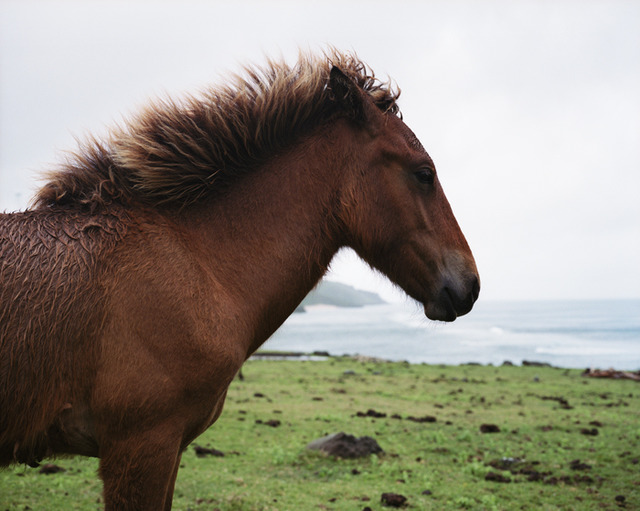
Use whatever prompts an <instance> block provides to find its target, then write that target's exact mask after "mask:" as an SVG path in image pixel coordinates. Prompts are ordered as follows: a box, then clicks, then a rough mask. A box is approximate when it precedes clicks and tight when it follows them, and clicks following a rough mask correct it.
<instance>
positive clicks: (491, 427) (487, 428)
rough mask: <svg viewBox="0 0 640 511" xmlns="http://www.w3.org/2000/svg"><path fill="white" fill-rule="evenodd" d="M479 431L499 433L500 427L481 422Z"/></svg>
mask: <svg viewBox="0 0 640 511" xmlns="http://www.w3.org/2000/svg"><path fill="white" fill-rule="evenodd" d="M480 433H500V428H499V427H498V426H496V425H495V424H482V425H481V426H480Z"/></svg>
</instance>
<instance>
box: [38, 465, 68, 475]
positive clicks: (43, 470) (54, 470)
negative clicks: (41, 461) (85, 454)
mask: <svg viewBox="0 0 640 511" xmlns="http://www.w3.org/2000/svg"><path fill="white" fill-rule="evenodd" d="M38 472H39V473H40V474H46V475H49V474H58V473H60V472H66V469H64V468H62V467H59V466H58V465H53V464H51V463H47V464H46V465H42V466H41V467H40V470H38Z"/></svg>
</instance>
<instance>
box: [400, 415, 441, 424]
mask: <svg viewBox="0 0 640 511" xmlns="http://www.w3.org/2000/svg"><path fill="white" fill-rule="evenodd" d="M407 420H408V421H413V422H436V418H435V417H433V416H431V415H425V416H424V417H412V416H409V417H407Z"/></svg>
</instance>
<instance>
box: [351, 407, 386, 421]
mask: <svg viewBox="0 0 640 511" xmlns="http://www.w3.org/2000/svg"><path fill="white" fill-rule="evenodd" d="M356 416H358V417H374V418H375V419H382V418H384V417H386V416H387V414H386V413H383V412H377V411H375V410H373V409H371V408H369V409H368V410H367V411H366V412H358V413H356Z"/></svg>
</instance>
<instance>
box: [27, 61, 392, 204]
mask: <svg viewBox="0 0 640 511" xmlns="http://www.w3.org/2000/svg"><path fill="white" fill-rule="evenodd" d="M333 66H336V67H338V68H339V69H340V70H341V71H342V72H343V73H344V74H345V75H347V76H348V77H349V78H351V79H352V80H353V81H354V82H355V83H356V84H357V85H358V86H359V87H360V88H361V89H362V90H363V91H364V92H365V93H366V94H368V95H369V97H370V98H371V99H372V100H373V102H374V103H375V105H376V106H377V107H378V108H379V109H381V110H382V111H385V112H391V113H393V114H395V115H399V109H398V106H397V103H396V100H397V98H398V96H399V95H400V92H399V90H398V89H394V88H393V87H391V86H390V85H389V84H388V83H383V82H381V81H380V80H378V79H377V78H376V77H375V75H374V73H373V71H372V70H371V69H370V68H369V67H368V66H367V65H366V64H364V63H363V62H362V61H361V60H359V59H358V58H357V56H356V55H354V54H348V53H340V52H338V51H337V50H330V51H328V52H325V53H323V54H322V55H320V56H312V55H309V54H300V57H299V59H298V62H297V63H296V64H295V65H294V66H289V65H287V64H286V63H285V62H284V61H273V60H269V61H268V62H267V64H266V66H264V67H261V68H260V67H255V66H247V67H245V68H244V70H243V73H242V74H236V75H234V76H233V78H232V80H231V81H230V83H228V84H226V85H224V86H221V87H211V88H207V89H205V90H204V91H202V92H201V93H200V94H199V95H197V96H194V95H192V96H187V97H185V98H183V99H182V100H179V101H176V100H173V99H163V100H159V101H158V100H157V101H155V102H152V103H151V104H150V105H149V106H148V107H147V108H146V109H145V110H143V111H142V112H141V113H140V114H139V115H137V116H135V117H133V118H131V119H128V120H125V121H124V123H123V125H122V126H118V127H116V128H114V129H112V130H111V131H110V132H109V135H108V136H107V137H106V139H105V140H98V139H96V138H89V139H87V140H86V141H85V142H84V143H81V144H80V148H79V150H78V151H76V152H75V153H71V154H70V155H69V156H68V158H67V160H66V161H65V162H64V164H63V165H62V166H61V167H60V168H58V169H56V170H54V171H52V172H49V173H48V174H47V182H46V184H45V185H44V186H43V187H42V188H41V189H40V190H39V191H38V192H37V194H36V196H35V197H34V199H33V203H32V204H33V207H34V208H36V209H40V208H44V207H51V206H65V205H69V206H70V205H80V206H85V207H89V208H90V209H91V210H94V209H95V208H96V207H99V206H104V205H108V204H110V203H113V202H121V203H130V202H141V203H144V204H147V205H150V206H159V205H174V206H178V207H182V206H184V205H187V204H190V203H193V202H196V201H198V200H199V199H200V198H202V197H204V196H206V195H208V194H210V193H211V192H212V190H215V189H220V188H221V187H222V186H224V185H225V184H227V185H228V184H230V183H232V182H233V180H234V179H237V178H238V177H240V176H242V175H244V174H246V173H247V172H250V171H251V169H253V168H255V167H256V166H258V165H259V164H260V163H262V162H264V161H265V160H267V159H268V158H269V157H271V156H272V155H274V154H276V153H278V152H279V151H282V150H283V149H285V148H286V147H287V146H288V145H290V144H292V143H293V142H294V141H295V140H296V139H297V138H299V137H300V136H301V135H304V134H305V133H309V132H310V131H311V130H312V129H313V128H315V127H318V126H319V125H321V124H323V123H325V122H327V121H329V120H330V119H332V118H333V117H334V116H336V115H339V111H338V106H337V105H338V102H336V101H332V99H333V97H332V91H331V89H330V87H329V75H330V72H331V68H332V67H333Z"/></svg>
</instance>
